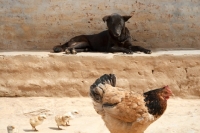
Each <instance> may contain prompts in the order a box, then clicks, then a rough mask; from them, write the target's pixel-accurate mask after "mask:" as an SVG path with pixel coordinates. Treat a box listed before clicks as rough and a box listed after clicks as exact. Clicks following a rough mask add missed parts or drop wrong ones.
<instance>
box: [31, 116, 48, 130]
mask: <svg viewBox="0 0 200 133" xmlns="http://www.w3.org/2000/svg"><path fill="white" fill-rule="evenodd" d="M44 119H46V115H38V116H35V117H33V118H31V119H30V124H31V126H32V128H33V130H35V131H38V130H37V129H36V126H38V125H40V124H42V122H43V121H44Z"/></svg>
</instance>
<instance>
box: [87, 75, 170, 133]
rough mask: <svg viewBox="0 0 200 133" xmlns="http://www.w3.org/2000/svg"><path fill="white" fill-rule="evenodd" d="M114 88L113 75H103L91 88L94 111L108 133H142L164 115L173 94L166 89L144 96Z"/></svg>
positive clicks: (147, 93) (150, 92) (166, 87)
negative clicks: (99, 116) (102, 121)
mask: <svg viewBox="0 0 200 133" xmlns="http://www.w3.org/2000/svg"><path fill="white" fill-rule="evenodd" d="M115 86H116V77H115V75H114V74H104V75H103V76H101V77H100V78H99V79H97V80H96V81H95V82H94V83H93V84H92V85H91V86H90V96H91V97H92V99H93V101H94V102H93V104H94V108H95V110H96V112H97V113H98V114H100V115H101V116H102V119H103V120H104V122H105V124H106V126H107V128H108V129H109V131H110V132H111V133H143V132H144V131H145V130H146V129H147V127H148V126H149V125H150V124H151V123H153V122H154V121H156V120H157V119H158V118H159V117H160V116H161V115H162V114H163V113H164V111H165V110H166V108H167V100H168V99H169V97H170V96H171V95H172V91H171V90H170V89H169V87H168V86H164V87H163V88H159V89H155V90H151V91H148V92H145V93H144V94H143V95H141V94H139V93H136V92H133V91H126V90H125V89H122V88H118V87H115Z"/></svg>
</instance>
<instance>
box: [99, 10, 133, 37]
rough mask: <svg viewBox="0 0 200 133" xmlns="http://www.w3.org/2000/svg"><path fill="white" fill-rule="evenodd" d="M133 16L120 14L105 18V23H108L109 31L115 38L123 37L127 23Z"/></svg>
mask: <svg viewBox="0 0 200 133" xmlns="http://www.w3.org/2000/svg"><path fill="white" fill-rule="evenodd" d="M131 17H132V16H120V15H119V14H116V13H114V14H112V15H107V16H104V17H103V21H104V22H107V27H108V30H109V31H110V32H111V34H112V35H113V36H114V37H119V36H120V35H121V32H122V29H124V27H125V22H126V21H128V20H129V18H131Z"/></svg>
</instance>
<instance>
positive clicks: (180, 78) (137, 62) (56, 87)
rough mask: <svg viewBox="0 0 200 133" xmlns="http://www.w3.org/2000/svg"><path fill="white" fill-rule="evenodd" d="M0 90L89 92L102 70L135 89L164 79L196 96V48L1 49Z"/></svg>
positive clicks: (199, 66) (199, 88) (180, 92)
mask: <svg viewBox="0 0 200 133" xmlns="http://www.w3.org/2000/svg"><path fill="white" fill-rule="evenodd" d="M0 62H1V65H0V73H1V74H0V78H1V80H0V96H11V97H12V96H56V97H57V96H60V97H63V96H67V97H77V96H88V91H89V86H90V85H91V84H92V83H93V82H94V81H95V79H96V78H98V77H99V76H101V75H102V74H104V73H115V74H116V76H117V86H119V87H123V88H125V89H128V90H134V91H137V92H139V93H142V92H143V91H147V90H150V89H155V88H158V87H162V86H164V85H169V86H170V88H171V89H172V90H173V92H174V94H175V95H176V96H178V97H183V98H199V97H200V73H199V72H200V50H173V51H172V50H170V51H169V50H163V51H160V50H159V51H154V52H153V53H152V54H150V55H146V54H138V53H136V54H133V55H125V54H122V53H117V54H111V53H109V54H107V53H78V54H77V55H66V54H63V53H58V54H56V53H49V52H24V51H22V52H0Z"/></svg>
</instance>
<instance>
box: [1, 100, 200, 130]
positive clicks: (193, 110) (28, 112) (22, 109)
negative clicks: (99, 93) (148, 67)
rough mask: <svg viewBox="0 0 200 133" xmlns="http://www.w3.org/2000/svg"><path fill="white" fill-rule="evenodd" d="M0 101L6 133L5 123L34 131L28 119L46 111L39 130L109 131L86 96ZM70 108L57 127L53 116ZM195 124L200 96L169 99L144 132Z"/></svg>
mask: <svg viewBox="0 0 200 133" xmlns="http://www.w3.org/2000/svg"><path fill="white" fill-rule="evenodd" d="M0 103H1V104H0V133H7V131H6V126H7V125H8V124H12V125H15V126H16V127H17V129H18V130H19V133H28V132H30V133H31V132H34V131H32V129H31V126H30V124H29V118H30V117H31V116H33V115H37V114H40V113H46V114H47V119H46V120H45V121H44V122H43V124H42V125H40V126H38V127H37V129H38V130H39V133H109V131H108V130H107V128H106V127H105V125H104V122H103V121H102V119H101V117H100V116H99V115H98V114H97V113H96V112H95V110H94V109H93V106H92V100H91V99H90V98H83V97H79V98H53V97H51V98H49V97H19V98H5V97H2V98H0ZM73 109H77V110H79V115H77V116H76V118H74V119H73V120H71V121H70V124H71V126H67V127H62V128H63V130H57V126H56V123H55V120H54V116H55V115H56V114H63V113H65V112H67V111H71V110H73ZM199 123H200V99H180V98H172V99H170V100H169V101H168V108H167V110H166V112H165V113H164V115H163V116H162V117H161V118H160V119H159V120H157V121H156V122H154V123H153V124H152V125H150V127H149V128H148V129H147V130H146V131H145V133H199V132H200V126H199Z"/></svg>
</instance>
